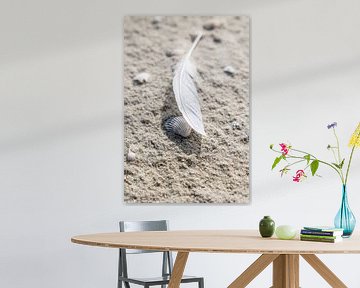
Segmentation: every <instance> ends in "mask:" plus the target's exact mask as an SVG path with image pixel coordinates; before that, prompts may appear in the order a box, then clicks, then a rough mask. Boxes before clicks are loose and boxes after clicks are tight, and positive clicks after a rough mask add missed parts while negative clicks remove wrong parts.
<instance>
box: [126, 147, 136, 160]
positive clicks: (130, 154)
mask: <svg viewBox="0 0 360 288" xmlns="http://www.w3.org/2000/svg"><path fill="white" fill-rule="evenodd" d="M135 158H136V154H135V153H134V152H133V151H131V150H130V149H129V151H128V154H127V155H126V160H127V161H128V162H131V161H135Z"/></svg>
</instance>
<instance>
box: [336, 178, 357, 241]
mask: <svg viewBox="0 0 360 288" xmlns="http://www.w3.org/2000/svg"><path fill="white" fill-rule="evenodd" d="M334 224H335V227H336V228H342V229H344V234H343V237H350V236H351V234H352V233H353V231H354V228H355V224H356V219H355V216H354V214H353V213H352V212H351V209H350V207H349V203H348V197H347V189H346V185H343V187H342V199H341V206H340V209H339V211H338V213H337V214H336V217H335V220H334Z"/></svg>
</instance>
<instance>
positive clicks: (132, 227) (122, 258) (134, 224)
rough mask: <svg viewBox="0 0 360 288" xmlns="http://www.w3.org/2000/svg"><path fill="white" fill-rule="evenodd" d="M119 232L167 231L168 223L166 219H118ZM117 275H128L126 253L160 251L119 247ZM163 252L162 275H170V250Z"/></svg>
mask: <svg viewBox="0 0 360 288" xmlns="http://www.w3.org/2000/svg"><path fill="white" fill-rule="evenodd" d="M119 224H120V232H138V231H139V232H140V231H167V230H168V229H169V224H168V221H167V220H158V221H120V222H119ZM119 250H120V251H119V252H120V253H119V274H118V275H119V276H124V277H128V272H127V257H126V254H140V253H159V252H161V251H149V250H136V249H119ZM161 253H163V260H162V275H163V276H165V275H169V274H170V275H171V273H172V267H173V259H172V255H171V252H169V251H166V252H161ZM119 283H120V282H119ZM126 285H127V286H126V287H130V286H129V283H126Z"/></svg>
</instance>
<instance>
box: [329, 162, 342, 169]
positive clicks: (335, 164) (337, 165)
mask: <svg viewBox="0 0 360 288" xmlns="http://www.w3.org/2000/svg"><path fill="white" fill-rule="evenodd" d="M331 164H333V165H334V166H335V167H336V168H338V169H341V168H340V165H339V164H337V163H334V162H332V163H331Z"/></svg>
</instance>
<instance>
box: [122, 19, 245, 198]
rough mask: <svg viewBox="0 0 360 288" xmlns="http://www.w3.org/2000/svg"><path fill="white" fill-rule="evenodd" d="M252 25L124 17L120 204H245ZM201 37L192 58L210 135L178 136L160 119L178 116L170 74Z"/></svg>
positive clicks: (233, 20)
mask: <svg viewBox="0 0 360 288" xmlns="http://www.w3.org/2000/svg"><path fill="white" fill-rule="evenodd" d="M249 25H250V20H249V18H248V17H246V16H221V17H198V16H195V17H194V16H189V17H181V16H166V17H154V16H127V17H125V19H124V53H125V54H124V115H125V116H124V117H125V119H124V124H125V128H124V129H125V139H124V141H125V148H126V150H125V152H124V154H125V158H124V159H125V165H124V167H125V171H124V173H125V176H124V177H125V192H124V193H125V194H124V201H125V202H127V203H240V204H244V203H248V202H249V200H250V191H249V158H250V154H249V116H250V113H249V86H250V80H249V62H250V61H249V54H250V53H249V33H250V31H249V30H250V27H249ZM204 27H205V28H204ZM199 31H201V32H203V33H204V37H203V38H202V39H201V41H200V42H199V44H198V46H197V47H196V49H195V50H194V53H193V55H192V59H193V62H194V63H195V65H196V67H197V70H198V77H197V80H196V82H197V87H198V94H199V98H200V101H201V110H202V116H203V122H204V126H205V132H206V134H207V135H206V136H200V135H199V134H197V133H196V132H194V131H193V132H192V133H191V135H190V137H188V138H183V137H181V136H177V135H175V134H172V133H169V132H167V131H165V129H164V121H165V120H166V119H168V118H169V117H171V116H178V115H181V113H180V112H179V110H178V108H177V104H176V101H175V97H174V93H173V91H172V79H173V69H174V66H175V64H176V63H177V62H178V61H179V60H180V59H181V58H182V56H183V55H184V54H185V53H186V52H187V50H188V49H189V48H190V47H191V44H192V39H193V37H194V36H196V35H197V33H198V32H199ZM226 66H232V67H233V68H234V69H235V70H236V73H235V74H233V75H231V74H227V73H225V72H224V68H225V67H226ZM141 72H145V73H148V74H149V76H150V77H149V79H148V81H147V82H144V83H142V84H140V83H137V82H135V81H134V80H133V79H134V77H136V75H138V74H139V73H141ZM129 149H130V150H131V151H132V152H133V153H134V154H133V155H129V156H130V157H127V155H128V151H129ZM127 158H128V159H127Z"/></svg>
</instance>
